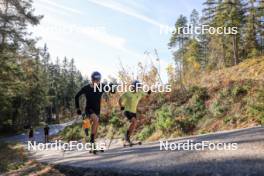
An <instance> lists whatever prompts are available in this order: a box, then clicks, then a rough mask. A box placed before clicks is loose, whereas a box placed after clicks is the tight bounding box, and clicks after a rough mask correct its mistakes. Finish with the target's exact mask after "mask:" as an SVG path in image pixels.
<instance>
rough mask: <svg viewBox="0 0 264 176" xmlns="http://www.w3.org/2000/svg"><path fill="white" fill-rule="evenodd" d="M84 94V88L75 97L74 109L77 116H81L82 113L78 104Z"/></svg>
mask: <svg viewBox="0 0 264 176" xmlns="http://www.w3.org/2000/svg"><path fill="white" fill-rule="evenodd" d="M82 94H84V88H82V89H81V90H80V91H79V92H78V93H77V94H76V95H75V108H76V109H77V114H78V115H81V114H82V112H81V110H80V103H79V98H80V96H81V95H82Z"/></svg>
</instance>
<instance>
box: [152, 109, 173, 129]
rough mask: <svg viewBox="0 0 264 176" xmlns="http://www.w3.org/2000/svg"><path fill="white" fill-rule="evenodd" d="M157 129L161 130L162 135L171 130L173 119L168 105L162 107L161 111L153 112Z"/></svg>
mask: <svg viewBox="0 0 264 176" xmlns="http://www.w3.org/2000/svg"><path fill="white" fill-rule="evenodd" d="M155 115H156V123H155V126H156V128H157V129H159V130H161V131H162V132H163V133H168V132H169V131H170V130H172V128H173V126H174V124H175V119H174V118H173V114H172V110H171V107H170V106H168V105H163V106H162V107H161V109H158V110H157V111H156V112H155Z"/></svg>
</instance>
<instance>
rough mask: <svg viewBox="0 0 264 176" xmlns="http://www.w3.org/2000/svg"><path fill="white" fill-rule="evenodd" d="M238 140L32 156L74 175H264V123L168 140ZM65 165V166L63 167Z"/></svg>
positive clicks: (47, 152)
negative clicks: (216, 146)
mask: <svg viewBox="0 0 264 176" xmlns="http://www.w3.org/2000/svg"><path fill="white" fill-rule="evenodd" d="M186 140H193V141H194V143H199V142H202V141H211V142H215V143H237V150H208V149H206V150H202V151H198V150H189V151H185V150H176V151H171V150H169V151H160V142H154V143H148V144H143V145H141V146H134V147H131V148H123V147H117V148H113V149H110V150H107V151H105V152H104V153H99V154H98V155H92V154H90V153H89V152H87V151H68V152H66V153H65V152H61V151H38V152H33V153H32V154H33V155H32V157H34V158H35V159H37V160H38V161H40V162H47V163H51V164H55V165H56V167H57V168H58V169H61V170H65V169H66V170H70V172H71V171H72V173H74V174H75V175H85V173H86V174H87V173H89V174H91V175H100V176H102V175H166V176H168V175H180V176H189V175H195V176H198V175H199V176H222V175H223V176H224V175H227V176H240V175H241V176H242V175H243V176H244V175H246V176H263V175H264V127H253V128H247V129H240V130H234V131H226V132H219V133H213V134H208V135H200V136H192V137H187V138H178V139H170V140H169V141H168V142H169V143H180V142H186ZM65 166H67V167H65Z"/></svg>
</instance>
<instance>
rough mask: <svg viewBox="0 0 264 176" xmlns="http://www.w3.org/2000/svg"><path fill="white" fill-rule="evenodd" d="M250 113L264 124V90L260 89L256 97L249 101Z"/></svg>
mask: <svg viewBox="0 0 264 176" xmlns="http://www.w3.org/2000/svg"><path fill="white" fill-rule="evenodd" d="M248 113H249V114H250V115H252V116H254V117H257V118H258V120H259V122H260V123H261V124H264V90H258V91H257V93H256V96H255V97H252V99H251V102H249V107H248Z"/></svg>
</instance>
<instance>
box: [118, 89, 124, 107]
mask: <svg viewBox="0 0 264 176" xmlns="http://www.w3.org/2000/svg"><path fill="white" fill-rule="evenodd" d="M124 97H125V93H124V94H123V95H121V97H120V98H119V101H118V104H119V107H120V109H121V111H123V110H124V109H125V108H124Z"/></svg>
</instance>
